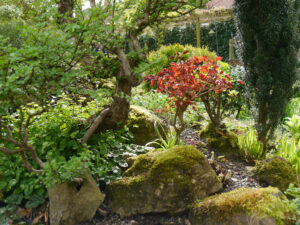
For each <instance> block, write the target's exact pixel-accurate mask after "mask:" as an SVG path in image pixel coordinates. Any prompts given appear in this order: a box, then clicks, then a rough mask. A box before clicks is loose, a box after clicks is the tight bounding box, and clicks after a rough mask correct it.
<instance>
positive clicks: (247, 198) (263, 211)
mask: <svg viewBox="0 0 300 225" xmlns="http://www.w3.org/2000/svg"><path fill="white" fill-rule="evenodd" d="M283 200H286V197H285V196H284V195H283V194H282V193H281V192H280V191H279V190H278V189H277V188H272V187H269V188H258V189H251V188H241V189H237V190H234V191H231V192H227V193H223V194H219V195H214V196H212V197H209V198H206V199H204V200H203V201H198V202H196V203H195V204H193V205H192V206H191V207H192V210H193V213H194V215H206V216H211V217H213V218H214V219H219V221H223V220H226V219H230V217H231V216H232V215H234V214H235V213H245V214H246V215H249V216H253V215H255V217H258V218H267V217H271V218H273V219H275V220H276V224H278V225H284V224H287V223H286V222H287V221H288V215H290V210H289V208H288V205H287V204H286V202H285V201H283Z"/></svg>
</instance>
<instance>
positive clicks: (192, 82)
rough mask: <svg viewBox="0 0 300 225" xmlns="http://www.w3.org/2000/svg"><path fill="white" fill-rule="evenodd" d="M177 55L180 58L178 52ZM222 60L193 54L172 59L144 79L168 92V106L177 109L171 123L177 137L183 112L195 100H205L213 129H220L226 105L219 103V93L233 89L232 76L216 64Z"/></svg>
mask: <svg viewBox="0 0 300 225" xmlns="http://www.w3.org/2000/svg"><path fill="white" fill-rule="evenodd" d="M182 54H186V52H183V53H182ZM177 55H178V57H179V59H180V53H177ZM221 59H222V57H216V58H209V57H208V56H199V57H198V56H195V57H193V58H190V59H188V60H186V61H182V60H180V62H179V63H174V62H173V63H171V64H170V67H169V68H164V69H163V70H161V71H160V72H159V73H158V74H157V75H156V76H155V75H149V76H147V77H146V78H145V80H146V81H147V82H150V83H151V86H152V87H156V90H157V92H160V93H163V94H167V95H168V96H169V98H170V100H169V101H168V103H169V106H171V107H175V108H176V113H175V117H174V121H173V124H172V125H173V126H174V128H175V130H176V132H177V136H178V137H179V136H180V134H181V132H182V131H183V130H184V129H185V123H184V119H183V115H184V112H185V111H186V109H187V108H188V106H190V105H193V108H194V105H195V104H196V101H197V100H198V99H201V100H202V102H203V103H204V105H205V109H206V111H207V113H208V115H209V117H210V119H211V121H212V123H213V124H214V126H215V128H219V126H220V124H221V119H222V115H223V114H224V111H225V109H226V104H225V105H222V104H221V96H222V94H223V93H224V92H229V90H230V89H232V88H233V87H232V82H233V79H232V78H231V77H230V76H229V75H228V74H225V73H224V71H222V70H221V69H220V67H219V66H218V61H220V60H221ZM166 107H167V106H166ZM166 107H165V108H166ZM165 108H164V109H163V110H165ZM163 110H162V111H163ZM178 120H179V126H178V125H177V121H178Z"/></svg>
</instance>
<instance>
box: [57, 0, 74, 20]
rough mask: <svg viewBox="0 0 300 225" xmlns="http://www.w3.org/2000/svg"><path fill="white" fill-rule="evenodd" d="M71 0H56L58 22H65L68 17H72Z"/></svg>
mask: <svg viewBox="0 0 300 225" xmlns="http://www.w3.org/2000/svg"><path fill="white" fill-rule="evenodd" d="M73 6H74V4H73V0H59V1H58V12H59V14H60V15H59V18H58V23H60V24H63V23H67V22H68V21H69V20H70V18H72V17H73Z"/></svg>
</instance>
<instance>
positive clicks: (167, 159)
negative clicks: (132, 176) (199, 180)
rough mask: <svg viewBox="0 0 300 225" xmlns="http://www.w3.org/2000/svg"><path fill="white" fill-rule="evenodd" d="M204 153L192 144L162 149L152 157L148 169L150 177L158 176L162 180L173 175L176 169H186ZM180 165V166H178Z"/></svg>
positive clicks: (202, 156) (200, 159) (201, 158)
mask: <svg viewBox="0 0 300 225" xmlns="http://www.w3.org/2000/svg"><path fill="white" fill-rule="evenodd" d="M203 158H204V155H203V154H202V153H201V152H200V151H198V150H196V149H195V148H194V147H193V146H177V147H174V148H171V149H167V150H165V151H163V152H162V153H161V154H158V155H156V156H155V157H154V158H153V161H154V163H153V166H152V168H151V170H150V174H151V176H152V177H157V176H159V177H160V178H161V180H162V181H163V182H167V180H168V179H169V178H170V177H174V176H175V175H176V174H174V173H176V170H183V171H187V170H189V169H190V168H191V166H192V165H194V164H195V162H197V161H202V160H203ZM178 165H180V168H179V167H178Z"/></svg>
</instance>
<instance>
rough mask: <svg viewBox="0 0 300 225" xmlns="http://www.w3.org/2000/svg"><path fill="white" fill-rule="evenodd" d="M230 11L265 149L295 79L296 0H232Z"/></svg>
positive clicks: (290, 95)
mask: <svg viewBox="0 0 300 225" xmlns="http://www.w3.org/2000/svg"><path fill="white" fill-rule="evenodd" d="M234 11H235V16H236V24H237V27H238V34H239V36H240V37H239V38H240V41H241V46H240V47H241V49H240V50H241V58H242V60H243V62H244V66H245V69H246V77H245V81H246V85H247V88H248V93H249V95H248V100H249V102H250V103H251V104H250V105H251V107H253V112H254V117H255V120H256V128H257V131H258V138H259V140H260V141H262V143H263V144H264V147H265V148H264V149H265V151H266V144H267V141H268V140H269V138H270V137H271V135H272V133H273V131H274V129H275V128H276V126H277V125H278V123H279V121H280V118H281V116H282V115H283V114H284V110H285V108H286V106H287V103H288V101H289V99H290V98H291V97H292V95H293V92H294V87H293V84H294V83H295V82H296V80H297V49H298V41H297V32H296V27H297V23H298V20H297V18H298V15H299V1H298V0H268V1H265V0H235V4H234ZM265 151H264V153H265Z"/></svg>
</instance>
